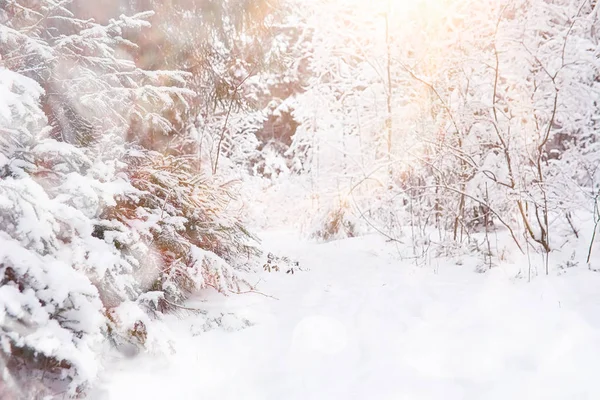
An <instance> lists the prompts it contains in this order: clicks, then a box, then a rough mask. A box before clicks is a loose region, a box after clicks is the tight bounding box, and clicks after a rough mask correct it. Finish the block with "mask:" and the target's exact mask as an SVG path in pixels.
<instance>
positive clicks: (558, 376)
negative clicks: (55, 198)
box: [92, 233, 600, 400]
mask: <svg viewBox="0 0 600 400" xmlns="http://www.w3.org/2000/svg"><path fill="white" fill-rule="evenodd" d="M265 239H266V240H265V242H266V245H267V247H270V248H272V249H277V250H278V251H279V252H280V253H282V254H287V255H289V256H291V257H292V258H296V259H298V260H300V262H301V267H302V268H303V269H305V271H300V272H297V273H296V274H294V275H291V274H285V273H284V272H283V271H282V272H273V273H267V272H265V273H261V274H260V276H257V277H256V279H257V280H258V279H259V278H260V279H261V282H260V284H259V285H258V287H259V289H260V290H261V291H262V292H263V293H265V294H268V295H271V296H274V297H276V298H277V300H276V299H273V298H270V297H266V296H262V295H259V294H253V293H248V294H242V295H237V296H229V297H223V296H220V295H217V294H208V295H205V297H204V298H199V299H196V300H194V301H192V302H190V304H189V305H190V306H191V307H199V308H203V309H207V310H209V311H210V312H211V313H213V314H215V313H216V314H215V315H220V314H221V313H223V317H221V318H220V321H219V326H217V324H216V322H215V321H213V325H214V327H213V328H211V329H209V328H208V325H210V324H209V323H208V322H207V319H206V317H205V316H203V315H195V316H187V317H185V318H183V319H178V318H176V317H169V319H168V320H167V325H168V327H169V329H171V330H172V339H173V342H172V343H173V346H174V350H175V352H174V353H173V354H172V355H164V356H157V355H150V354H144V355H140V356H138V357H135V358H131V359H120V360H112V361H111V360H107V369H106V371H105V373H104V376H103V379H102V383H101V385H100V386H99V388H98V390H97V391H96V392H95V393H94V394H93V395H92V398H95V399H111V400H113V399H114V400H131V399H176V400H186V399H195V400H196V399H203V400H208V399H215V400H216V399H219V400H228V399H231V400H234V399H235V400H292V399H303V400H305V399H343V400H348V399H382V400H392V399H394V400H396V399H410V400H423V399H444V400H452V399H473V400H480V399H499V400H506V399H528V400H529V399H544V400H546V399H599V398H600V379H599V378H598V373H599V372H600V295H599V294H598V290H597V288H598V287H600V275H599V274H598V273H593V272H590V271H588V270H587V269H586V268H585V267H577V268H571V269H569V271H568V273H566V274H562V275H560V276H559V275H558V274H556V273H554V274H551V275H550V276H549V277H545V276H540V277H537V278H535V279H534V280H533V281H532V282H531V283H527V282H526V280H525V279H515V278H514V276H515V268H514V266H513V267H508V266H507V267H502V266H499V267H496V268H493V269H492V270H491V271H488V272H487V273H485V274H478V273H474V268H472V266H469V263H464V264H463V266H458V265H454V264H450V263H440V265H439V266H436V267H435V268H433V267H422V268H419V267H416V266H414V265H412V264H410V262H407V261H405V262H402V261H398V257H397V255H396V254H395V249H394V247H393V246H391V245H389V244H386V243H384V242H383V240H382V239H380V238H378V237H374V236H371V237H365V238H360V239H348V240H343V241H338V242H332V243H328V244H314V243H308V242H304V241H301V240H298V239H296V238H295V237H293V236H292V235H290V234H284V233H274V234H270V235H267V236H266V238H265ZM207 300H210V301H207Z"/></svg>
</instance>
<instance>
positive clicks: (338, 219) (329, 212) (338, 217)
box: [309, 201, 364, 242]
mask: <svg viewBox="0 0 600 400" xmlns="http://www.w3.org/2000/svg"><path fill="white" fill-rule="evenodd" d="M313 224H314V225H313V228H312V229H311V232H310V234H309V235H310V237H312V238H314V239H318V240H322V241H325V242H327V241H331V240H337V239H346V238H351V237H355V236H358V235H360V234H362V233H364V232H361V227H362V225H364V221H361V220H360V217H359V216H357V215H356V211H355V210H353V209H352V208H351V207H350V205H349V204H348V201H341V202H335V203H334V204H333V205H332V207H330V208H326V209H324V210H323V211H322V212H321V213H319V214H318V215H317V216H316V218H315V219H314V220H313Z"/></svg>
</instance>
